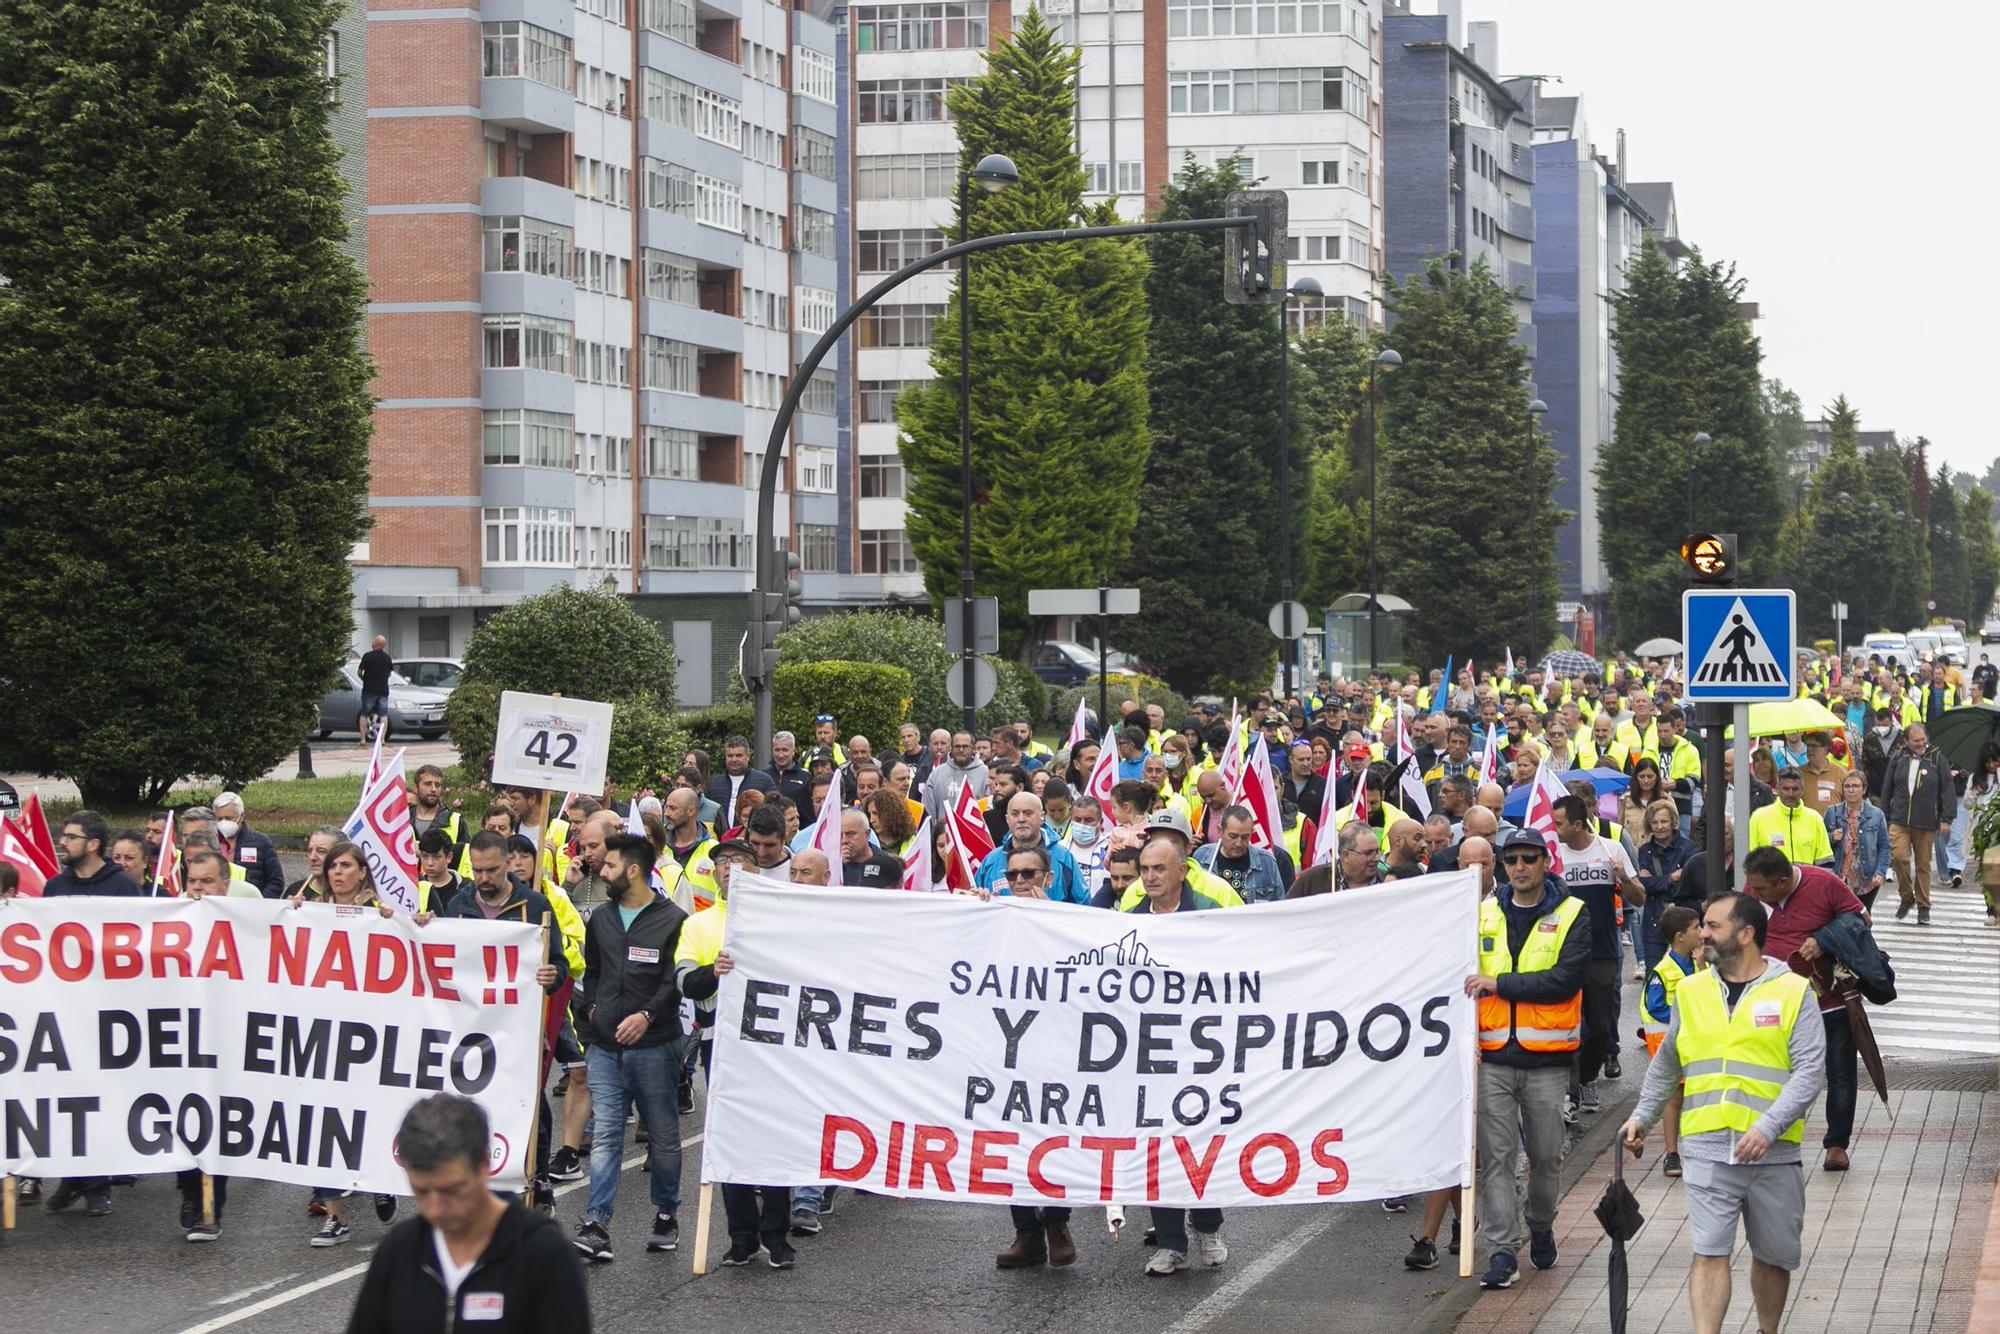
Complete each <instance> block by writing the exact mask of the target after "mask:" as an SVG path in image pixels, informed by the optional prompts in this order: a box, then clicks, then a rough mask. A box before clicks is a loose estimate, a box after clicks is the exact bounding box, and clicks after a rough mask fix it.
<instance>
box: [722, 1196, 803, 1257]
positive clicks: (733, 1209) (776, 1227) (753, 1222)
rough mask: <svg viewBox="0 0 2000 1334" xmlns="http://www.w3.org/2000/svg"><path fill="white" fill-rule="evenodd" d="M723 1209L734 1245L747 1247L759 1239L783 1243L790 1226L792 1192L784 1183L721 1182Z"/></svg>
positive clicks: (766, 1242) (747, 1248)
mask: <svg viewBox="0 0 2000 1334" xmlns="http://www.w3.org/2000/svg"><path fill="white" fill-rule="evenodd" d="M760 1196H761V1197H762V1198H761V1201H760V1199H759V1197H760ZM722 1212H723V1214H724V1215H725V1216H727V1217H728V1219H729V1240H730V1241H731V1242H732V1243H734V1244H735V1245H737V1246H740V1247H742V1248H743V1249H745V1250H749V1249H750V1248H752V1247H754V1246H756V1245H757V1243H758V1242H760V1241H761V1242H763V1243H764V1245H766V1246H771V1245H773V1244H774V1243H776V1244H782V1243H784V1242H785V1230H786V1228H788V1227H790V1226H791V1192H790V1191H788V1190H786V1189H785V1188H784V1187H783V1186H732V1185H724V1186H723V1188H722Z"/></svg>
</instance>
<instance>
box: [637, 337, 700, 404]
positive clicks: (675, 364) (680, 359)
mask: <svg viewBox="0 0 2000 1334" xmlns="http://www.w3.org/2000/svg"><path fill="white" fill-rule="evenodd" d="M639 386H640V388H642V389H658V390H660V391H662V392H664V393H669V394H698V393H700V392H701V372H700V368H699V366H698V364H697V362H696V353H695V347H694V344H693V343H683V342H679V341H677V340H675V339H672V338H658V337H655V336H654V335H652V334H647V335H646V361H645V365H644V366H642V367H641V368H640V372H639Z"/></svg>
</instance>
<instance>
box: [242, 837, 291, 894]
mask: <svg viewBox="0 0 2000 1334" xmlns="http://www.w3.org/2000/svg"><path fill="white" fill-rule="evenodd" d="M229 860H230V861H233V862H235V863H236V864H237V865H238V866H240V867H242V868H243V878H244V879H245V880H248V881H249V882H250V883H251V884H252V885H254V886H255V887H256V889H257V892H258V893H259V894H262V895H263V896H264V897H265V898H267V899H276V898H283V897H284V893H285V868H284V865H283V863H281V862H280V861H279V860H278V845H277V844H275V843H273V842H272V841H271V840H270V839H269V838H268V837H266V836H265V835H263V834H260V833H258V832H257V831H256V830H254V829H239V830H237V831H236V847H235V850H234V851H232V852H231V853H230V854H229Z"/></svg>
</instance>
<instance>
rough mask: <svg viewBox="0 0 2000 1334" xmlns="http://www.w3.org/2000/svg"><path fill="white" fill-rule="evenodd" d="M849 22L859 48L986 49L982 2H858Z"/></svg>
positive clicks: (984, 12)
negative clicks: (974, 3) (911, 3)
mask: <svg viewBox="0 0 2000 1334" xmlns="http://www.w3.org/2000/svg"><path fill="white" fill-rule="evenodd" d="M848 21H849V22H850V23H852V24H853V25H854V37H855V45H856V48H857V49H859V50H862V51H944V50H964V49H966V48H968V47H969V48H971V49H973V50H978V51H983V50H985V49H986V8H985V6H984V5H983V4H982V5H979V6H977V7H975V6H974V5H970V4H917V5H858V6H856V7H855V9H854V11H853V13H852V15H851V16H850V17H849V20H848Z"/></svg>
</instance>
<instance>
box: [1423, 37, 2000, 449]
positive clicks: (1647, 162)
mask: <svg viewBox="0 0 2000 1334" xmlns="http://www.w3.org/2000/svg"><path fill="white" fill-rule="evenodd" d="M1463 4H1464V15H1465V19H1466V21H1467V22H1472V21H1474V20H1480V19H1494V20H1497V21H1498V22H1499V23H1500V61H1501V64H1502V66H1503V67H1502V68H1501V69H1499V70H1494V71H1492V72H1493V73H1497V74H1500V75H1503V76H1513V75H1523V74H1552V75H1559V76H1560V77H1561V82H1560V83H1549V84H1545V85H1544V86H1543V92H1544V94H1545V95H1554V96H1570V97H1581V98H1582V99H1583V111H1584V116H1585V118H1586V120H1587V122H1588V125H1589V128H1590V134H1591V137H1592V139H1593V140H1594V141H1595V142H1596V144H1597V151H1598V152H1599V153H1601V154H1602V155H1604V156H1605V157H1607V158H1609V157H1611V156H1612V154H1613V152H1614V151H1615V145H1616V141H1617V131H1618V130H1619V129H1620V128H1621V127H1622V128H1623V129H1624V130H1625V137H1626V155H1627V161H1628V163H1629V166H1630V171H1631V176H1632V179H1634V180H1639V181H1658V180H1671V181H1672V182H1674V188H1675V195H1676V199H1677V201H1678V204H1679V208H1680V225H1681V235H1682V237H1683V238H1684V239H1685V240H1687V241H1688V242H1689V243H1690V244H1693V245H1698V246H1700V247H1701V248H1702V251H1703V253H1704V254H1705V255H1706V256H1707V257H1708V258H1710V259H1729V260H1733V261H1735V263H1736V266H1737V268H1738V270H1739V271H1740V272H1741V273H1742V275H1743V276H1744V277H1746V278H1747V279H1748V280H1749V289H1748V291H1747V292H1746V297H1747V299H1749V300H1752V301H1755V302H1757V303H1758V304H1759V305H1760V306H1761V307H1762V318H1761V319H1760V320H1759V321H1758V323H1757V325H1756V329H1757V333H1758V336H1759V337H1760V338H1761V339H1762V340H1763V346H1764V374H1765V377H1766V378H1775V379H1780V380H1783V381H1784V382H1785V383H1786V384H1787V385H1790V386H1791V387H1792V388H1793V389H1795V390H1796V391H1797V392H1798V394H1799V396H1800V398H1802V399H1803V400H1804V402H1805V407H1806V415H1807V416H1808V417H1817V416H1819V415H1821V414H1820V409H1821V407H1823V406H1824V405H1825V404H1826V403H1828V402H1830V401H1831V400H1832V398H1833V396H1834V395H1835V394H1839V393H1845V394H1846V395H1847V396H1848V398H1849V399H1850V400H1851V401H1852V402H1853V403H1854V404H1855V405H1856V407H1858V408H1859V409H1860V412H1861V424H1862V426H1863V427H1864V428H1866V429H1870V430H1880V429H1893V430H1895V431H1896V432H1898V433H1899V434H1901V435H1906V436H1908V435H1925V436H1928V437H1930V440H1931V463H1932V466H1933V467H1935V466H1936V464H1937V463H1938V462H1939V461H1940V460H1943V461H1945V462H1948V463H1950V464H1951V466H1952V467H1953V468H1955V469H1959V470H1962V471H1970V472H1972V473H1974V474H1975V475H1976V474H1979V473H1982V472H1984V471H1985V469H1986V466H1987V464H1988V463H1989V462H1990V461H1991V460H1992V459H1993V458H1994V456H1995V455H1996V454H2000V429H1996V425H1995V413H1994V410H1993V406H1992V404H1993V402H1994V394H1993V389H1994V385H1995V381H1996V378H2000V336H1996V332H1995V326H1996V323H2000V279H1996V276H1995V275H1996V268H1995V261H1994V259H1993V255H1992V251H1991V244H1992V238H1993V234H1994V224H1995V213H1994V210H1993V208H1992V205H1993V203H1994V202H1995V201H1996V200H2000V187H1996V185H1995V173H1994V168H1993V150H1992V142H1993V136H1992V134H1991V128H1992V126H1993V124H1994V115H1993V106H1994V96H1993V93H1992V92H1991V88H1992V86H1993V82H1992V78H1991V73H1992V61H1993V58H1994V52H1995V51H1996V49H2000V4H1995V3H1992V0H1945V2H1944V3H1938V4H1930V5H1917V6H1904V5H1896V4H1881V3H1869V4H1861V3H1856V2H1854V0H1676V2H1675V3H1672V4H1663V3H1640V2H1639V0H1463ZM1417 8H1418V11H1419V12H1435V10H1436V9H1437V0H1419V3H1418V5H1417ZM1981 237H1985V238H1987V239H1986V240H1985V241H1979V238H1981ZM1974 242H1978V243H1977V244H1974Z"/></svg>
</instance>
